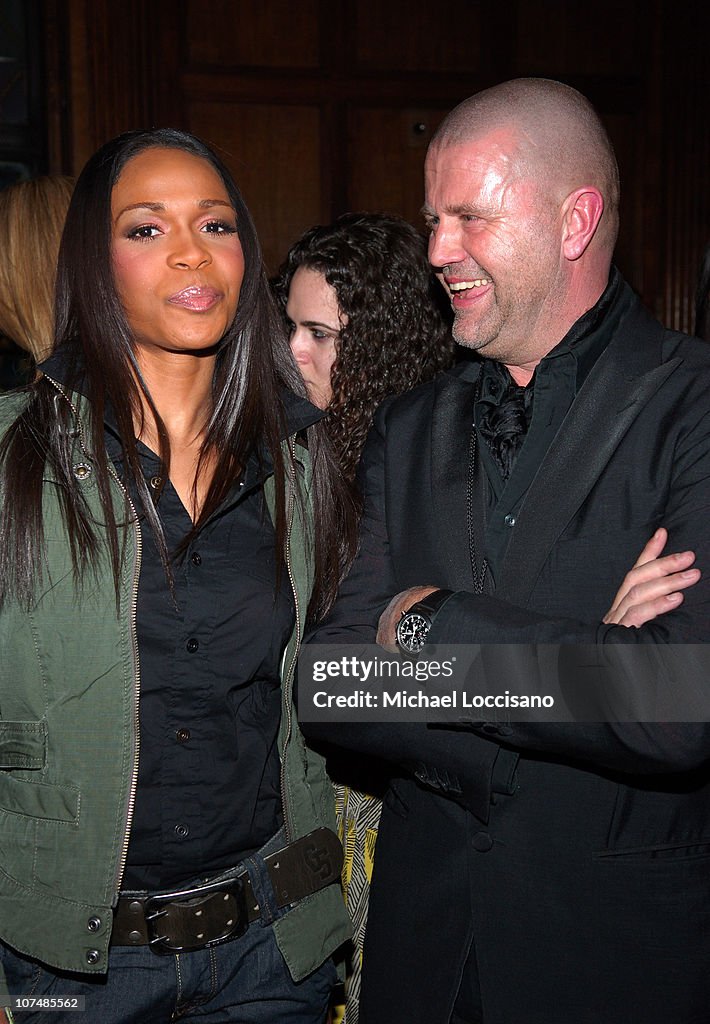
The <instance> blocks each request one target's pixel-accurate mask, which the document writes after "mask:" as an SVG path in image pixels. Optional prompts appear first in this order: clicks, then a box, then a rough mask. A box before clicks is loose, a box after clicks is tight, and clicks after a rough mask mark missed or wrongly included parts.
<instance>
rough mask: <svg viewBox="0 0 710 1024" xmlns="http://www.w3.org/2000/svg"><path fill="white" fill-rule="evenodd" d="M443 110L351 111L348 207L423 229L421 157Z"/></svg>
mask: <svg viewBox="0 0 710 1024" xmlns="http://www.w3.org/2000/svg"><path fill="white" fill-rule="evenodd" d="M445 113H446V111H445V110H444V109H432V108H429V109H426V108H421V107H419V108H406V109H402V108H400V107H384V108H368V107H354V108H353V109H352V110H351V112H350V117H349V132H348V169H349V174H348V185H349V188H348V206H349V208H350V209H352V210H377V211H380V212H383V213H396V214H399V215H400V216H401V217H406V218H407V220H409V221H411V222H412V223H413V224H414V225H416V226H417V227H420V226H421V224H422V218H421V213H420V210H421V207H422V203H423V201H424V157H425V155H426V151H427V146H428V145H429V140H430V139H431V136H432V134H433V132H434V129H435V128H436V127H437V125H438V124H439V123H440V122H441V120H442V119H443V117H444V115H445Z"/></svg>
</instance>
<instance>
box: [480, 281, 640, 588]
mask: <svg viewBox="0 0 710 1024" xmlns="http://www.w3.org/2000/svg"><path fill="white" fill-rule="evenodd" d="M621 288H622V281H621V277H620V276H619V274H618V272H617V271H616V270H613V271H612V276H611V278H610V281H609V284H608V286H607V288H606V289H605V291H604V294H603V295H602V296H601V298H600V299H599V301H598V302H597V303H596V305H595V306H594V307H593V308H592V309H590V310H588V312H586V313H585V314H584V315H583V316H582V317H580V319H579V320H578V321H577V322H576V323H575V324H574V326H573V327H572V328H571V329H570V331H569V332H568V334H567V335H566V336H565V338H563V339H562V341H561V342H560V343H559V344H558V345H557V346H555V348H553V349H552V351H551V352H549V353H548V354H547V355H546V356H545V358H544V359H542V360H541V361H540V363H539V364H538V366H537V367H536V369H535V374H534V376H533V379H532V380H531V382H530V383H529V384H528V388H533V389H534V394H533V399H532V418H531V421H530V426H529V428H528V431H527V434H526V436H525V440H524V442H523V445H522V448H521V449H520V452H519V453H518V457H517V459H516V461H515V465H514V466H513V470H512V472H511V474H510V476H509V478H508V480H507V481H504V480H503V477H502V475H501V472H500V469H499V468H498V465H497V463H496V461H495V459H494V457H493V455H492V453H491V451H490V449H489V448H488V446H487V444H486V443H485V442H484V440H483V438H481V437H480V435H479V444H478V450H479V451H480V452H481V460H482V464H483V467H484V469H485V475H486V479H487V482H488V515H487V523H486V531H485V541H484V551H485V557H486V560H487V562H488V565H489V569H490V571H491V573H492V575H493V577H494V578H495V576H496V574H497V573H498V572H499V570H500V566H501V565H502V562H503V558H504V557H505V552H506V549H507V547H508V542H509V541H510V537H511V531H512V530H513V529H514V528H515V524H516V521H517V515H518V511H519V509H520V506H521V505H522V503H523V499H524V498H525V495H526V493H527V491H528V488H529V487H530V484H531V483H532V481H533V478H534V476H535V474H536V473H537V470H538V467H539V466H540V463H541V462H542V460H543V459H544V457H545V455H546V453H547V450H548V448H549V447H550V445H551V443H552V440H553V438H554V436H555V434H556V433H557V431H558V430H559V428H560V426H561V424H562V421H563V420H564V418H565V416H566V415H567V413H568V411H569V408H570V406H571V405H572V402H573V401H574V399H575V396H576V395H577V392H578V391H579V389H580V388H581V386H582V384H583V383H584V381H585V379H586V377H587V375H588V374H589V373H590V371H591V369H592V367H593V366H594V364H595V363H596V361H597V359H598V358H599V356H600V355H601V353H602V352H603V351H604V349H605V348H606V346H607V344H608V341H609V337H610V336H611V332H612V330H613V323H612V321H613V306H614V304H615V302H616V300H617V298H618V296H619V294H620V292H621ZM610 311H612V317H611V318H610V317H609V315H608V314H609V313H610ZM500 373H501V368H500V367H499V366H498V365H494V364H493V363H492V361H491V360H489V359H485V360H484V361H483V366H482V368H481V388H480V397H479V401H483V402H486V403H488V404H489V405H494V404H497V403H498V402H500V399H501V395H502V393H503V388H502V387H501V380H500ZM503 373H504V374H506V375H507V371H505V370H503ZM477 415H478V410H476V413H475V414H474V418H475V417H476V416H477Z"/></svg>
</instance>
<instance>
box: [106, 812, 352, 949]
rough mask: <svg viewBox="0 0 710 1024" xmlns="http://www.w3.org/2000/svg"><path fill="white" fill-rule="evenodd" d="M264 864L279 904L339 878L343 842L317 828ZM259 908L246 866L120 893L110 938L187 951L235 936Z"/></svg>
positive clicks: (116, 943) (114, 942)
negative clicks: (199, 880) (190, 882)
mask: <svg viewBox="0 0 710 1024" xmlns="http://www.w3.org/2000/svg"><path fill="white" fill-rule="evenodd" d="M264 864H265V866H266V870H267V873H268V876H269V879H270V882H271V886H272V888H273V893H274V899H275V902H276V905H277V906H278V907H279V908H282V907H286V906H288V905H289V904H291V903H296V902H297V901H298V900H302V899H304V898H305V897H306V896H311V895H312V894H313V893H315V892H318V891H319V890H320V889H324V888H325V887H326V886H327V885H330V884H331V883H332V882H335V881H336V880H337V879H339V878H340V871H341V868H342V866H343V848H342V846H341V845H340V841H339V839H338V837H337V836H336V835H335V833H334V832H332V831H331V830H330V829H328V828H317V829H316V830H315V831H314V832H309V834H308V835H307V836H303V838H301V839H297V840H296V841H295V842H293V843H290V844H289V845H288V846H284V847H283V849H281V850H277V851H276V852H275V853H271V854H269V855H268V856H266V857H264ZM260 914H261V908H260V906H259V903H258V901H257V900H256V898H255V896H254V891H253V889H252V884H251V879H250V878H249V875H248V874H247V872H246V870H243V871H239V872H238V873H237V874H235V875H234V877H225V876H224V875H220V876H218V877H217V878H215V879H213V880H212V881H207V882H205V883H204V884H203V885H198V886H193V887H191V888H189V889H181V890H178V891H175V892H161V893H156V894H150V893H146V894H142V893H136V894H131V893H126V894H121V895H120V896H119V899H118V905H117V906H116V909H115V910H114V917H113V931H112V933H111V944H112V945H113V946H146V945H147V946H150V948H151V949H152V950H153V952H154V953H158V954H168V953H187V952H191V951H192V950H195V949H205V948H207V947H209V946H216V945H219V944H220V943H222V942H228V941H229V940H230V939H236V938H239V936H240V935H243V934H244V932H245V931H246V930H247V928H248V927H249V925H250V924H251V922H252V921H256V920H257V918H258V917H259V916H260Z"/></svg>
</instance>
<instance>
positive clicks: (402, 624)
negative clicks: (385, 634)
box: [395, 590, 453, 654]
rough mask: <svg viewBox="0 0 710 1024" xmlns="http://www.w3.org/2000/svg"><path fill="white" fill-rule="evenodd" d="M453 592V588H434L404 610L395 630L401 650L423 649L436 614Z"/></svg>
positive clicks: (414, 651)
mask: <svg viewBox="0 0 710 1024" xmlns="http://www.w3.org/2000/svg"><path fill="white" fill-rule="evenodd" d="M452 594H453V590H433V591H432V592H431V594H429V595H427V597H425V598H423V600H421V601H417V603H416V604H413V605H412V606H411V608H409V609H408V610H407V611H406V612H402V618H401V619H400V620H399V622H398V623H397V629H396V630H395V637H396V640H397V646H398V647H399V649H400V651H403V652H404V653H405V654H418V653H419V651H421V649H422V647H423V646H424V644H425V643H426V638H427V637H428V636H429V630H430V629H431V627H432V625H433V623H434V616H435V615H436V613H437V612H438V611H439V609H440V608H441V606H442V604H443V603H444V602H445V601H447V600H448V598H450V597H451V595H452Z"/></svg>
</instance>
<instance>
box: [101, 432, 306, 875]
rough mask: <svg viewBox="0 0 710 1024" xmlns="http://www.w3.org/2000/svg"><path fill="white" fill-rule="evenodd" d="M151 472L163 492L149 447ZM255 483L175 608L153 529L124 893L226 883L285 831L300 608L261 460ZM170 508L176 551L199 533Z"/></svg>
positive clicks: (216, 526) (191, 565)
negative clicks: (291, 672) (292, 654)
mask: <svg viewBox="0 0 710 1024" xmlns="http://www.w3.org/2000/svg"><path fill="white" fill-rule="evenodd" d="M107 434H108V431H107ZM107 440H108V441H109V446H111V444H112V445H113V451H114V454H115V455H116V456H117V455H118V453H117V452H116V441H115V439H110V438H109V439H107ZM141 459H142V465H143V469H144V473H145V477H146V479H147V480H148V482H149V484H150V486H152V487H153V489H154V490H156V491H157V490H158V488H159V486H160V485H159V474H160V463H159V460H158V459H157V457H156V456H155V455H154V454H153V453H152V452H150V451H149V450H148V449H147V448H144V447H142V446H141ZM117 466H118V467H119V469H120V457H119V458H118V461H117ZM245 481H246V482H242V484H240V485H238V486H237V487H236V488H235V490H234V492H233V493H232V494H231V495H230V497H229V499H228V500H227V501H226V502H225V504H224V505H223V507H222V508H220V509H219V511H218V512H217V513H216V514H215V515H214V516H213V517H212V518H211V520H210V521H209V522H208V523H207V524H206V525H205V527H204V529H203V530H201V532H200V534H199V536H198V537H197V539H196V540H195V542H194V543H193V544H192V545H191V546H190V547H189V549H188V550H187V552H186V554H185V556H184V557H183V558H181V559H180V560H179V561H177V562H175V563H174V565H173V572H174V577H175V585H174V597H173V596H171V594H170V591H169V589H168V586H167V582H166V578H165V572H164V569H163V566H162V564H161V561H160V556H159V554H158V550H157V546H156V543H155V540H154V538H153V534H152V531H151V530H150V528H149V527H148V526H147V525H144V526H143V528H142V535H143V554H142V561H141V572H140V583H139V591H138V608H137V635H138V648H139V656H140V690H141V698H140V769H139V775H138V789H137V795H136V803H135V812H134V817H133V826H132V831H131V840H130V844H129V847H128V860H127V865H126V872H125V876H124V880H123V888H124V889H148V890H154V889H158V888H170V887H173V886H179V885H180V884H181V883H183V882H185V881H187V880H190V879H193V878H194V877H195V876H198V875H199V876H208V875H211V874H215V873H217V872H218V871H219V870H220V869H222V868H226V867H230V866H232V865H234V864H236V863H238V861H240V860H241V859H242V858H243V857H245V856H248V855H249V854H250V853H252V852H253V851H254V850H256V849H258V848H259V847H260V846H262V845H263V844H264V843H265V842H266V840H267V839H269V838H270V837H271V836H272V835H273V834H274V832H276V830H277V829H278V828H279V827H280V825H281V822H282V809H281V796H280V784H279V770H280V761H279V755H278V749H277V733H278V727H279V722H280V717H281V688H280V675H279V665H280V660H281V655H282V652H283V649H284V647H285V645H286V642H287V640H288V637H289V635H290V631H291V629H292V626H293V619H294V609H293V599H292V596H291V590H290V586H289V583H288V576H287V574H286V571H285V569H284V570H283V571H282V573H281V579H280V586H279V590H278V593H276V594H275V579H276V565H275V556H274V531H273V527H272V524H271V520H270V518H269V514H268V511H267V510H266V508H265V503H264V492H263V488H262V486H261V480H260V478H259V474H258V470H257V466H256V460H254V462H253V463H250V464H249V465H248V467H247V471H246V473H245ZM157 508H158V512H159V515H160V519H161V522H162V525H163V530H164V532H165V538H166V541H167V545H168V549H169V550H170V551H174V550H175V549H176V548H177V546H178V545H179V543H180V541H181V540H182V539H183V538H184V537H185V535H186V534H187V533H188V532H189V530H190V527H191V521H190V517H189V515H188V513H187V511H186V509H185V508H184V506H183V504H182V502H181V501H180V498H179V497H178V495H177V492H176V491H175V489H174V488H173V486H172V485H171V484H170V482H169V481H167V482H166V483H165V486H164V488H163V490H162V493H161V494H160V498H159V500H158V505H157Z"/></svg>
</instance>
